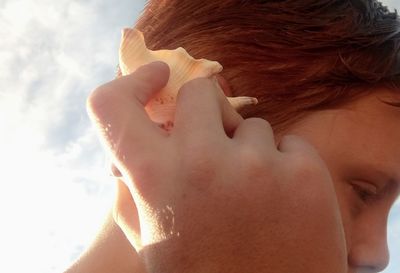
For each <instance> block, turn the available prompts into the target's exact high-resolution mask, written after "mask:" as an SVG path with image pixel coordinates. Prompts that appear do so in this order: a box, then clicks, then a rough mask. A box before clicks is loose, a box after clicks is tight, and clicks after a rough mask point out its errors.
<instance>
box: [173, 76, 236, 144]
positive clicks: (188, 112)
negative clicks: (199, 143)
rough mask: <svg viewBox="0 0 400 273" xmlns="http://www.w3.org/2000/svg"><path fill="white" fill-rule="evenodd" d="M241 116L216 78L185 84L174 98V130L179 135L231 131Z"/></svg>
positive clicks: (201, 79) (228, 132)
mask: <svg viewBox="0 0 400 273" xmlns="http://www.w3.org/2000/svg"><path fill="white" fill-rule="evenodd" d="M242 120H243V118H242V117H241V116H240V115H239V114H238V113H237V112H236V111H235V110H234V109H233V108H232V107H231V106H230V104H229V102H228V100H227V99H226V97H225V96H224V94H223V91H222V90H221V88H220V87H219V86H218V83H217V81H216V80H213V79H209V78H198V79H195V80H192V81H190V82H189V83H187V84H185V85H184V86H183V87H182V88H181V89H180V91H179V93H178V97H177V109H176V114H175V129H176V131H177V132H178V134H183V135H186V136H188V135H191V136H197V137H199V138H203V137H205V136H210V135H212V136H215V135H221V134H228V135H229V134H230V133H231V132H232V131H234V130H235V129H236V127H237V126H238V125H239V123H240V122H241V121H242Z"/></svg>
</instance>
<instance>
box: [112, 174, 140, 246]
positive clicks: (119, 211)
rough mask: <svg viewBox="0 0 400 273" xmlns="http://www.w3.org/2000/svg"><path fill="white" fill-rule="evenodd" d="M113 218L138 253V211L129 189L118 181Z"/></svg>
mask: <svg viewBox="0 0 400 273" xmlns="http://www.w3.org/2000/svg"><path fill="white" fill-rule="evenodd" d="M113 217H114V221H115V222H116V223H117V224H118V225H119V226H120V228H121V229H122V231H123V232H124V233H125V235H126V236H127V237H128V240H129V241H130V242H131V244H132V245H133V246H134V248H135V249H136V251H139V250H140V249H141V240H140V222H139V215H138V211H137V208H136V204H135V202H134V200H133V198H132V195H131V192H130V191H129V188H128V187H127V186H126V185H125V183H124V182H123V181H121V180H120V179H118V180H117V191H116V198H115V201H114V207H113Z"/></svg>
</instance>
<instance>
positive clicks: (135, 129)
mask: <svg viewBox="0 0 400 273" xmlns="http://www.w3.org/2000/svg"><path fill="white" fill-rule="evenodd" d="M168 78H169V67H168V65H166V64H165V63H162V62H154V63H151V64H148V65H144V66H142V67H140V68H139V69H137V70H136V71H135V72H134V73H132V74H130V75H127V76H124V77H121V78H118V79H115V80H113V81H111V82H109V83H107V84H104V85H102V86H100V87H99V88H97V89H96V90H95V91H93V92H92V94H91V95H90V96H89V98H88V100H87V111H88V114H89V116H90V118H91V120H92V122H93V123H94V125H95V128H96V129H97V131H98V133H99V134H100V139H101V141H102V142H103V144H105V146H106V148H107V149H109V151H110V152H111V153H112V156H113V157H114V159H115V160H116V161H117V162H116V163H117V165H120V164H118V162H123V165H125V166H126V164H128V163H129V161H130V160H132V157H128V156H130V155H134V156H135V158H140V156H141V155H142V154H143V153H149V152H150V151H152V150H153V149H152V148H154V146H155V145H154V143H156V142H157V141H160V140H161V139H163V138H164V137H165V136H166V132H164V131H163V130H162V129H160V128H159V127H158V126H157V125H156V124H155V123H153V122H152V121H151V120H150V118H149V116H148V115H147V113H146V111H145V109H144V106H145V105H146V104H147V102H148V101H149V100H150V99H151V98H152V97H153V96H154V95H155V94H156V93H157V92H158V91H160V90H161V89H162V88H163V87H164V86H165V85H166V84H167V82H168ZM121 151H123V155H122V154H121ZM118 167H121V166H118ZM123 169H124V168H123Z"/></svg>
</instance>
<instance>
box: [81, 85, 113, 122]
mask: <svg viewBox="0 0 400 273" xmlns="http://www.w3.org/2000/svg"><path fill="white" fill-rule="evenodd" d="M110 96H111V94H110V90H109V88H107V85H102V86H99V87H97V88H96V89H94V90H93V91H92V92H91V93H90V94H89V96H88V98H87V99H86V108H87V110H88V111H89V112H92V113H94V114H97V115H98V114H99V113H101V112H102V111H104V110H105V108H106V107H108V106H109V105H110V102H111V101H112V100H110Z"/></svg>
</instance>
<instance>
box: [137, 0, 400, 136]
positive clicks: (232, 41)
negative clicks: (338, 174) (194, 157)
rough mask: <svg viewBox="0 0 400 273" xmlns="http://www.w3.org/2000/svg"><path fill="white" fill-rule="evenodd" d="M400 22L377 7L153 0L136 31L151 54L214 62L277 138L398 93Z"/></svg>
mask: <svg viewBox="0 0 400 273" xmlns="http://www.w3.org/2000/svg"><path fill="white" fill-rule="evenodd" d="M399 26H400V22H399V20H398V18H397V14H396V13H392V12H390V11H389V10H388V9H387V8H386V7H384V6H382V4H380V3H379V2H377V1H372V0H347V1H346V0H318V1H317V0H303V1H298V0H288V1H261V0H259V1H256V0H253V1H245V0H220V1H203V0H190V1H189V0H187V1H186V0H164V1H162V0H153V1H149V3H148V4H147V7H146V9H145V12H144V13H143V14H142V16H141V18H140V19H139V21H138V22H137V24H136V27H137V28H138V29H139V30H141V31H143V32H144V35H145V38H146V43H147V45H148V47H149V48H150V49H153V50H155V49H175V48H177V47H180V46H182V47H184V48H185V49H186V50H187V51H188V52H189V54H191V55H192V56H193V57H195V58H206V59H209V60H216V61H218V62H220V63H221V64H222V65H223V66H224V71H223V72H222V76H223V77H224V78H225V79H226V80H227V81H228V82H229V84H230V86H231V90H232V93H233V95H234V96H239V95H247V96H249V95H250V96H255V97H257V98H258V99H259V101H260V103H259V105H258V106H257V107H249V108H247V109H245V110H244V111H243V112H242V114H243V115H244V116H245V117H249V116H261V117H264V118H266V119H268V121H269V122H270V123H271V124H272V126H273V127H274V130H275V131H276V132H278V131H281V130H284V129H285V128H286V127H287V126H288V125H290V124H292V123H294V122H295V121H296V120H298V119H300V118H301V117H302V116H303V115H305V114H306V113H307V112H308V111H310V110H311V111H312V110H320V109H326V108H335V107H339V106H342V105H344V104H345V103H347V102H350V101H352V100H354V99H355V98H357V97H359V96H362V95H365V94H368V93H371V92H374V91H375V90H377V87H378V86H386V87H388V88H396V87H400V84H399V83H400V57H399V56H400V55H399V49H400V27H399Z"/></svg>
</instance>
